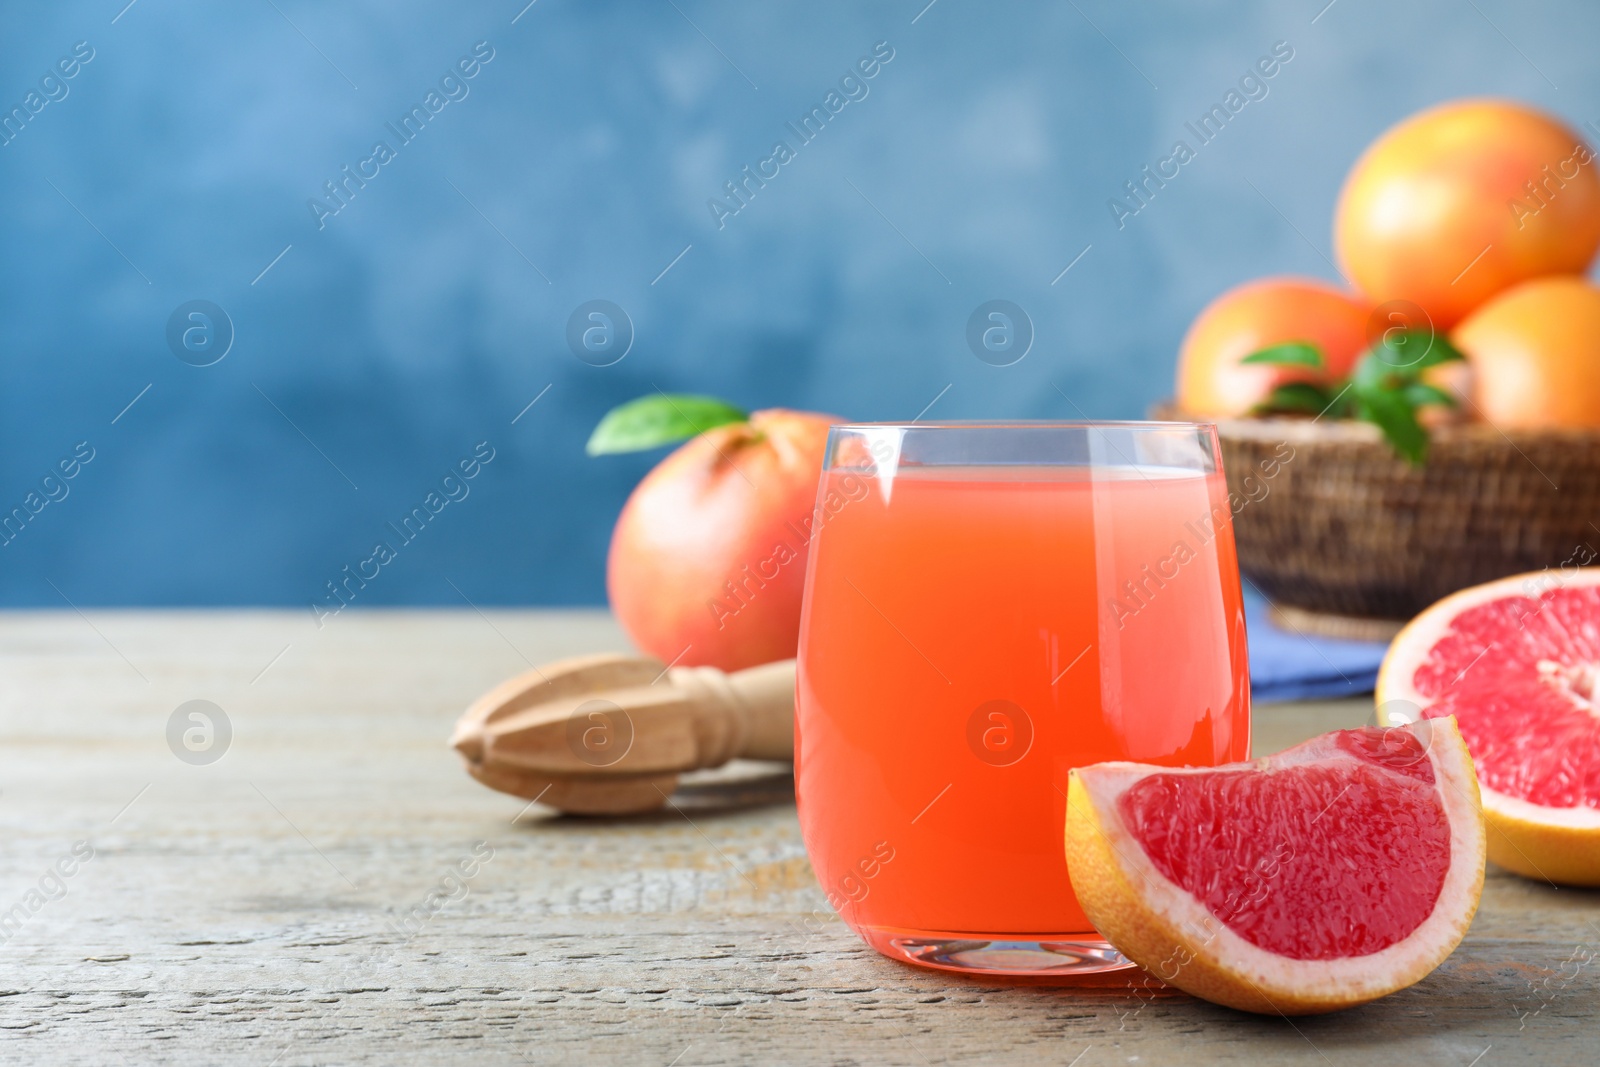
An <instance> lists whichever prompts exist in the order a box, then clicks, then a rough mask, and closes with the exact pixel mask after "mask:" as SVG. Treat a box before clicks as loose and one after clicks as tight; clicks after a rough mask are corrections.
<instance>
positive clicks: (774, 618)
mask: <svg viewBox="0 0 1600 1067" xmlns="http://www.w3.org/2000/svg"><path fill="white" fill-rule="evenodd" d="M842 421H843V420H842V419H838V418H835V417H833V416H831V415H820V414H816V413H813V412H805V411H787V410H783V409H772V410H768V411H757V412H754V413H753V414H752V415H751V416H750V418H749V421H747V422H735V423H729V424H727V425H723V426H717V427H714V428H713V429H710V430H706V431H705V432H704V433H701V434H700V435H698V436H697V437H694V438H692V439H691V440H690V441H688V442H687V443H685V444H684V445H683V446H681V447H680V448H678V449H677V450H676V451H674V452H673V453H671V454H670V455H669V456H667V458H666V459H664V460H662V461H661V463H660V464H659V465H658V466H657V467H656V468H655V469H654V470H652V471H651V472H650V473H649V474H648V475H646V476H645V479H644V480H643V481H642V482H640V483H639V485H638V487H637V488H636V489H634V491H633V495H632V496H630V497H629V498H628V502H627V504H626V505H624V507H623V509H622V515H621V516H620V517H619V518H618V519H617V526H616V529H615V531H614V532H613V533H612V536H611V553H610V556H609V558H608V560H607V564H606V590H607V593H608V594H609V596H610V599H611V607H612V610H613V611H614V612H615V613H616V616H617V620H618V621H619V622H620V623H621V624H622V628H623V629H624V630H626V631H627V633H628V636H629V637H631V638H632V639H633V641H634V643H635V644H637V645H638V646H639V648H640V649H641V650H643V651H645V652H648V653H650V654H651V655H653V656H655V657H657V658H659V659H660V660H661V661H662V662H663V663H676V664H678V665H681V666H702V665H703V666H712V667H720V668H721V669H723V670H727V671H731V670H739V669H741V668H744V667H753V666H755V665H757V664H760V663H770V662H772V661H773V660H780V659H789V658H791V657H792V656H794V654H795V652H796V649H797V647H798V645H799V642H800V595H801V591H802V590H803V588H804V586H805V569H806V545H807V542H808V540H809V538H810V529H811V525H812V514H813V508H814V507H815V502H816V495H817V482H818V479H819V478H820V476H821V473H822V459H823V453H824V451H825V449H826V446H827V438H828V427H829V426H831V425H833V424H834V423H837V422H842Z"/></svg>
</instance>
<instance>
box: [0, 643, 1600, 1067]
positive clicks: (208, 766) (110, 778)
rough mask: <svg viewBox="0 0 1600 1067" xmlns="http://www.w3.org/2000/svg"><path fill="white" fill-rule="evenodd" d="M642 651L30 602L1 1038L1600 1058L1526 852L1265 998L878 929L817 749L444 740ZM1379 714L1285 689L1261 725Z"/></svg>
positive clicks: (202, 1045)
mask: <svg viewBox="0 0 1600 1067" xmlns="http://www.w3.org/2000/svg"><path fill="white" fill-rule="evenodd" d="M622 647H625V643H624V642H623V640H622V638H621V635H620V634H619V633H618V631H617V630H616V629H615V628H614V627H613V625H612V624H611V622H610V620H609V619H608V618H607V617H606V616H605V615H603V614H600V613H581V612H561V613H551V612H547V613H535V612H488V613H479V612H476V611H466V612H451V613H442V612H430V613H420V612H414V613H390V614H368V615H361V614H351V613H346V614H344V615H341V616H340V617H338V618H336V619H333V620H331V621H328V622H327V624H326V625H325V626H324V627H323V628H322V629H321V630H318V629H317V628H316V627H315V625H314V624H313V622H312V620H311V619H310V616H309V615H308V614H305V615H302V614H298V613H282V614H277V613H228V614H209V613H208V614H201V613H153V612H138V613H115V612H92V613H89V614H88V615H86V616H85V615H78V614H75V613H70V612H69V613H48V614H45V613H40V614H10V615H7V616H3V617H0V656H3V661H0V708H3V725H0V729H3V737H0V823H3V825H4V832H5V840H6V847H5V849H4V852H3V857H0V942H3V944H0V953H3V956H0V959H3V964H0V967H3V977H0V1028H3V1031H0V1061H3V1062H6V1063H21V1062H30V1063H62V1062H69V1061H70V1062H88V1063H111V1062H146V1063H152V1062H161V1063H256V1064H277V1065H280V1067H288V1065H291V1064H309V1063H385V1064H390V1063H412V1062H415V1063H441V1062H445V1061H447V1060H450V1061H464V1062H471V1063H474V1064H479V1063H511V1064H516V1063H533V1064H543V1063H566V1062H582V1063H589V1062H593V1063H625V1064H628V1065H630V1067H642V1065H649V1064H658V1065H663V1067H665V1065H668V1064H678V1065H680V1067H687V1065H689V1064H700V1063H730V1064H743V1063H769V1062H770V1063H828V1064H847V1063H873V1064H877V1063H906V1064H935V1063H944V1062H949V1063H960V1062H965V1063H1008V1062H1017V1063H1056V1064H1063V1065H1065V1064H1074V1065H1077V1067H1092V1065H1096V1064H1112V1063H1117V1064H1128V1063H1140V1064H1166V1063H1173V1064H1194V1063H1206V1062H1214V1061H1215V1062H1220V1061H1240V1062H1250V1063H1277V1062H1305V1063H1319V1064H1325V1063H1331V1064H1340V1063H1351V1064H1361V1065H1363V1067H1370V1065H1373V1064H1387V1063H1401V1062H1407V1063H1427V1064H1440V1065H1459V1067H1468V1065H1472V1064H1475V1065H1478V1067H1495V1065H1500V1064H1510V1063H1542V1064H1546V1063H1547V1064H1578V1063H1593V1062H1596V1061H1597V1060H1600V1029H1597V1027H1596V1025H1595V1022H1594V1020H1595V1017H1596V1014H1597V994H1600V982H1597V980H1596V976H1595V970H1594V967H1593V966H1587V965H1584V963H1583V961H1584V960H1585V959H1586V958H1587V957H1588V956H1590V955H1592V954H1593V952H1594V946H1596V945H1597V944H1600V896H1597V895H1596V894H1594V893H1588V892H1581V891H1575V890H1557V889H1554V888H1551V887H1549V886H1543V885H1537V884H1534V883H1531V882H1527V881H1523V880H1521V879H1518V878H1515V877H1512V876H1510V875H1507V874H1504V873H1502V872H1498V871H1494V872H1492V873H1491V875H1490V878H1489V883H1488V886H1487V888H1486V890H1485V892H1484V898H1483V907H1482V909H1481V910H1480V911H1479V913H1478V917H1477V921H1476V923H1475V925H1474V926H1473V929H1472V933H1471V936H1470V937H1469V938H1468V939H1467V941H1466V943H1465V944H1464V945H1462V947H1461V948H1460V949H1459V950H1458V951H1457V952H1456V954H1455V955H1454V957H1452V958H1451V959H1450V960H1449V962H1447V963H1446V964H1445V965H1444V967H1443V968H1441V969H1440V970H1439V971H1438V972H1436V973H1435V974H1434V975H1433V976H1432V977H1430V978H1428V979H1427V980H1425V981H1424V982H1422V983H1421V984H1420V985H1418V986H1416V987H1414V988H1413V989H1410V990H1407V991H1405V992H1403V993H1400V994H1398V995H1396V996H1393V997H1390V998H1389V999H1387V1000H1384V1001H1380V1002H1378V1003H1376V1004H1372V1005H1369V1006H1367V1007H1364V1008H1359V1009H1356V1010H1354V1011H1349V1012H1345V1013H1343V1014H1340V1015H1335V1016H1329V1017H1322V1018H1310V1019H1298V1020H1294V1021H1292V1022H1291V1021H1287V1020H1283V1019H1270V1018H1259V1017H1255V1016H1249V1015H1242V1014H1239V1013H1237V1012H1233V1011H1229V1010H1226V1009H1223V1008H1217V1007H1213V1006H1211V1005H1209V1004H1205V1003H1203V1002H1200V1001H1196V1000H1193V999H1191V998H1189V997H1187V996H1185V995H1183V994H1178V993H1172V992H1167V991H1160V992H1158V993H1155V994H1152V993H1149V992H1145V991H1142V990H1136V989H1135V988H1134V987H1133V986H1131V985H1130V982H1129V980H1128V978H1127V977H1126V975H1118V976H1116V977H1115V978H1114V979H1110V980H1107V981H1106V982H1105V983H1104V984H1103V985H1102V986H1100V987H1097V988H1086V987H1081V986H1080V987H1061V986H1057V987H1043V986H1037V985H1006V984H1002V983H999V982H994V981H971V980H964V979H960V978H954V977H948V976H945V975H941V974H936V973H930V972H924V971H918V970H914V969H912V968H910V967H906V966H902V965H899V964H895V963H891V962H889V961H888V960H885V959H883V958H881V957H879V956H877V955H876V954H874V953H873V952H871V951H870V950H868V949H866V948H865V947H864V946H863V945H862V944H861V943H860V942H859V941H857V940H856V938H855V937H854V935H853V934H851V933H850V931H849V930H848V929H846V928H845V927H844V926H843V925H842V924H840V923H839V922H838V921H837V920H836V919H834V918H833V916H832V914H831V913H830V912H829V911H828V909H827V905H826V903H825V901H824V900H823V896H822V893H821V892H820V891H819V890H818V888H817V886H816V883H815V881H814V880H813V878H812V875H811V871H810V868H809V866H808V864H807V862H806V858H805V852H804V849H803V848H802V845H801V841H800V835H799V831H798V827H797V825H796V822H795V813H794V805H793V800H792V789H793V784H792V780H791V779H790V777H789V776H788V775H787V774H767V775H766V776H765V777H761V776H759V775H758V776H756V777H753V778H751V777H746V779H745V780H744V781H742V782H738V783H730V782H722V783H720V784H719V783H711V784H704V785H699V786H696V787H693V788H688V789H685V790H683V791H681V792H680V794H679V795H678V797H677V798H676V802H677V804H678V805H679V810H669V811H666V812H663V813H660V814H657V815H653V816H650V817H646V818H638V819H632V820H625V821H609V822H600V821H590V820H581V819H571V818H561V817H556V816H554V815H553V814H552V813H551V812H549V811H547V810H544V809H542V808H539V807H536V806H535V807H525V806H524V805H523V804H522V803H521V802H519V801H517V800H515V799H514V798H512V797H508V796H503V795H500V794H496V793H492V792H490V791H488V790H486V789H484V788H482V787H481V786H479V785H477V784H475V783H474V782H472V781H471V780H469V779H468V778H467V776H466V775H465V774H464V773H463V772H462V771H461V769H460V768H459V766H458V765H457V761H456V757H455V754H454V753H452V752H451V751H449V750H448V749H447V748H446V747H445V738H446V736H447V735H448V733H449V730H450V726H451V723H452V722H453V721H454V719H455V717H456V715H457V714H458V712H459V711H460V710H461V708H462V707H464V706H465V705H466V703H467V702H468V701H469V700H471V699H472V698H473V697H474V696H476V695H477V694H478V693H479V692H480V691H481V690H483V689H485V688H487V687H488V686H489V685H491V684H492V683H494V682H496V681H498V680H499V679H501V678H502V677H504V676H506V675H508V674H511V673H514V672H517V671H520V670H523V669H525V668H526V666H527V664H528V663H529V662H534V663H537V662H542V661H544V660H548V659H552V658H555V657H557V656H563V655H570V654H573V653H577V652H582V651H591V650H596V649H603V648H622ZM192 700H205V701H210V702H212V703H213V704H215V705H216V706H217V707H220V708H221V709H222V710H223V712H224V714H225V715H226V717H227V720H228V723H229V724H230V726H231V735H232V736H231V739H229V738H227V737H225V736H224V734H225V732H226V731H224V730H222V729H221V728H220V727H221V720H220V717H218V716H216V715H214V714H212V715H211V716H210V718H211V720H212V722H213V729H212V733H211V736H210V738H209V745H210V747H209V748H207V747H206V745H207V741H208V738H207V737H206V736H205V731H204V725H203V720H194V719H190V718H188V712H187V711H186V712H184V713H183V714H182V715H180V716H178V723H177V728H176V729H175V731H174V732H173V738H174V741H173V743H172V744H169V722H170V721H171V720H172V719H173V717H174V713H175V711H176V709H178V708H179V707H180V706H181V705H184V704H186V703H187V702H189V701H192ZM189 710H190V711H192V710H194V708H191V709H189ZM1369 714H1370V711H1369V708H1368V707H1367V706H1366V705H1365V704H1364V703H1363V702H1360V701H1348V702H1343V703H1333V704H1302V705H1279V706H1274V707H1262V708H1258V709H1257V714H1256V738H1257V750H1258V751H1270V750H1273V749H1276V748H1280V747H1283V746H1285V745H1288V744H1290V743H1293V742H1294V741H1297V740H1299V739H1301V738H1303V737H1306V736H1309V735H1311V734H1313V733H1317V732H1320V731H1323V730H1328V729H1333V728H1336V727H1340V726H1347V725H1356V724H1359V723H1361V722H1362V721H1364V720H1365V719H1366V718H1367V716H1368V715H1369ZM185 730H194V731H200V732H199V733H194V734H191V735H190V736H189V738H188V739H187V744H186V743H185V739H184V737H183V733H184V731H185ZM220 749H226V753H225V755H223V756H222V758H221V759H219V760H216V761H215V762H211V763H200V762H194V761H198V760H201V759H204V758H206V757H208V756H210V755H213V754H215V753H216V752H217V751H218V750H220ZM175 751H178V752H183V753H184V754H185V755H186V756H187V757H188V760H184V759H180V758H178V756H176V755H175V754H174V753H175ZM69 872H70V873H69Z"/></svg>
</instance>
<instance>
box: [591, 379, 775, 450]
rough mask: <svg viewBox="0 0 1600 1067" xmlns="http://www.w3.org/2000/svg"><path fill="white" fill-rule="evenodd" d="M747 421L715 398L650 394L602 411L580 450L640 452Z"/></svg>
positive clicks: (734, 408)
mask: <svg viewBox="0 0 1600 1067" xmlns="http://www.w3.org/2000/svg"><path fill="white" fill-rule="evenodd" d="M747 418H749V415H748V414H747V413H746V412H744V411H741V410H740V409H739V408H736V407H734V406H733V405H732V404H728V403H724V402H723V401H721V400H718V399H716V398H715V397H709V396H687V395H684V394H681V393H679V394H673V395H668V394H666V393H654V394H651V395H650V396H641V397H640V398H639V399H637V400H630V401H628V402H627V403H626V404H623V405H622V406H620V407H615V408H612V409H611V410H610V411H608V412H606V416H605V418H603V419H601V420H600V425H598V426H596V427H595V428H594V433H592V434H590V435H589V443H588V444H587V445H585V446H584V451H586V452H588V453H589V455H591V456H601V455H609V454H612V453H617V452H642V451H644V450H645V449H647V448H659V447H660V446H662V445H670V444H672V443H673V442H674V441H682V440H684V439H685V438H688V437H694V436H695V435H696V434H699V433H703V432H705V431H706V430H709V429H711V428H712V427H714V426H725V425H727V424H728V423H730V422H744V421H745V420H746V419H747Z"/></svg>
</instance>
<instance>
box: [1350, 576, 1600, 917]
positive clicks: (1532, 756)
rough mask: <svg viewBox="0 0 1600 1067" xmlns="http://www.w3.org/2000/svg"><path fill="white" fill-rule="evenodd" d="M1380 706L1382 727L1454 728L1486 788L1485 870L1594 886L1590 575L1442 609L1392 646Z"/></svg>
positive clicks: (1490, 588)
mask: <svg viewBox="0 0 1600 1067" xmlns="http://www.w3.org/2000/svg"><path fill="white" fill-rule="evenodd" d="M1377 699H1378V706H1379V713H1380V715H1381V716H1384V717H1386V718H1387V719H1388V720H1389V721H1391V722H1396V721H1404V720H1405V719H1407V718H1414V717H1418V716H1420V717H1423V718H1428V719H1432V718H1438V717H1441V716H1446V715H1450V716H1454V717H1455V719H1456V722H1457V723H1458V724H1459V726H1460V729H1461V733H1462V736H1463V737H1465V738H1466V741H1467V747H1468V749H1470V750H1471V752H1472V756H1473V760H1474V762H1475V763H1476V764H1477V772H1478V780H1479V783H1480V784H1481V786H1482V788H1483V804H1484V811H1485V815H1486V816H1487V819H1488V825H1489V842H1488V847H1489V858H1490V859H1492V860H1493V861H1494V862H1496V863H1497V864H1499V865H1501V866H1502V867H1506V868H1508V869H1510V870H1513V871H1516V872H1517V873H1519V874H1523V875H1527V876H1529V877H1532V878H1538V879H1542V880H1546V881H1550V882H1555V883H1560V884H1568V885H1600V568H1593V569H1587V570H1568V571H1565V572H1561V571H1555V572H1546V573H1543V574H1528V575H1518V576H1515V577H1512V578H1506V579H1502V580H1500V581H1497V582H1491V583H1489V584H1487V585H1482V586H1476V587H1474V588H1472V589H1467V590H1464V591H1462V592H1460V593H1457V594H1455V595H1454V596H1450V597H1446V598H1445V599H1444V600H1442V601H1440V602H1439V603H1437V604H1435V605H1434V606H1433V607H1431V608H1429V609H1428V610H1427V611H1425V612H1423V613H1422V614H1421V615H1419V616H1417V618H1416V619H1414V620H1412V622H1411V623H1410V624H1409V625H1408V626H1407V627H1406V628H1405V629H1404V630H1402V631H1401V632H1400V635H1399V636H1398V637H1396V638H1395V640H1394V642H1393V643H1392V644H1391V645H1390V648H1389V653H1388V655H1387V656H1386V657H1385V659H1384V665H1383V669H1382V671H1381V672H1380V674H1379V677H1378V689H1377Z"/></svg>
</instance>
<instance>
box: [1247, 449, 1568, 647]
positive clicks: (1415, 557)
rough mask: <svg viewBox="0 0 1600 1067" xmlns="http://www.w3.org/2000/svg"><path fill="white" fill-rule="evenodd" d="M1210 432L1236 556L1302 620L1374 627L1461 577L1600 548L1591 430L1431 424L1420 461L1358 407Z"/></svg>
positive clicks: (1372, 634) (1292, 617) (1495, 574)
mask: <svg viewBox="0 0 1600 1067" xmlns="http://www.w3.org/2000/svg"><path fill="white" fill-rule="evenodd" d="M1217 432H1218V436H1219V437H1220V439H1221V444H1222V456H1223V465H1224V468H1225V470H1226V472H1227V477H1228V487H1229V489H1230V490H1231V491H1232V492H1233V493H1235V494H1237V496H1236V497H1235V498H1234V506H1235V509H1236V513H1235V515H1234V520H1233V521H1234V530H1235V536H1236V538H1237V540H1238V545H1239V564H1240V569H1241V570H1243V571H1244V573H1245V575H1246V576H1247V577H1248V578H1249V579H1250V580H1251V581H1252V582H1254V583H1255V585H1256V586H1257V587H1258V588H1259V589H1260V590H1261V592H1263V593H1264V594H1266V596H1267V597H1268V598H1269V599H1270V600H1271V601H1272V602H1273V605H1274V609H1275V611H1276V613H1277V614H1278V615H1279V617H1280V619H1282V620H1283V621H1285V622H1288V623H1289V624H1291V625H1292V626H1295V627H1297V628H1299V629H1303V630H1304V629H1309V630H1315V631H1317V632H1321V633H1328V634H1335V635H1340V636H1352V637H1366V638H1377V639H1387V638H1388V637H1389V636H1392V635H1393V633H1394V632H1395V630H1397V629H1398V628H1399V626H1400V625H1401V624H1402V623H1403V622H1404V621H1405V620H1406V619H1409V618H1411V617H1412V616H1413V615H1415V614H1417V613H1418V612H1419V611H1421V610H1422V609H1423V608H1425V607H1427V606H1428V605H1429V604H1432V603H1433V602H1434V601H1436V600H1438V599H1440V598H1441V597H1444V596H1447V595H1449V594H1450V593H1453V592H1455V591H1456V590H1458V589H1462V588H1465V587H1466V586H1469V585H1476V584H1478V583H1479V582H1486V581H1490V580H1492V579H1495V578H1503V577H1505V576H1506V575H1510V574H1517V573H1520V572H1523V571H1535V570H1540V569H1542V568H1545V567H1552V568H1559V567H1561V566H1562V565H1563V564H1566V565H1567V566H1576V565H1580V564H1583V563H1587V562H1593V561H1594V560H1595V559H1596V558H1600V430H1540V431H1527V430H1523V431H1513V432H1504V433H1503V432H1501V431H1500V430H1497V429H1495V428H1493V427H1491V426H1485V425H1482V424H1462V425H1453V426H1444V427H1440V428H1438V429H1435V430H1434V431H1433V439H1432V443H1431V445H1430V448H1429V454H1428V461H1427V463H1426V464H1425V465H1424V466H1421V467H1413V466H1411V465H1410V464H1408V463H1407V462H1405V461H1404V460H1402V459H1399V458H1398V457H1396V456H1395V455H1394V453H1393V452H1392V451H1391V450H1390V448H1389V445H1388V444H1387V443H1386V442H1385V441H1384V440H1383V437H1382V435H1381V434H1380V433H1379V431H1378V429H1377V427H1375V426H1373V425H1371V424H1369V423H1364V422H1353V421H1327V422H1311V421H1309V420H1306V419H1293V418H1266V419H1235V420H1225V421H1223V422H1220V423H1218V425H1217Z"/></svg>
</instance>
